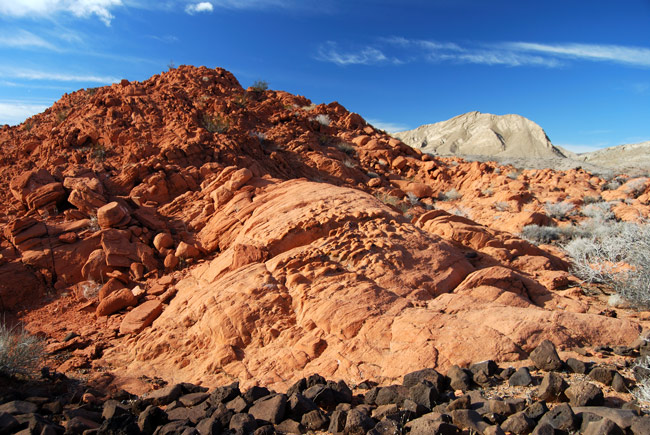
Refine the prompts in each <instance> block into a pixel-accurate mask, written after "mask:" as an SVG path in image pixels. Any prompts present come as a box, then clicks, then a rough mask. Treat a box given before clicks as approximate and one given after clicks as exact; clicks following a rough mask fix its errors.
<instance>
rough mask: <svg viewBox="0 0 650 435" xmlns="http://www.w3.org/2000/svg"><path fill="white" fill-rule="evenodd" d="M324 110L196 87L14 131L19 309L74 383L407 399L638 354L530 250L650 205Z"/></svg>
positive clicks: (1, 178)
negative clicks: (436, 382)
mask: <svg viewBox="0 0 650 435" xmlns="http://www.w3.org/2000/svg"><path fill="white" fill-rule="evenodd" d="M310 103H311V102H310V101H308V100H307V99H305V98H304V97H300V96H295V95H291V94H288V93H286V92H281V91H258V90H255V89H252V88H251V89H247V90H246V89H243V88H242V87H241V86H240V85H239V83H238V82H237V80H236V79H235V77H234V76H232V74H230V73H229V72H227V71H225V70H223V69H219V68H218V69H208V68H204V67H201V68H194V67H188V66H183V67H179V68H177V69H174V70H171V71H169V72H166V73H163V74H160V75H158V76H154V77H152V78H151V79H149V80H146V81H144V82H128V81H126V80H124V81H122V82H121V83H119V84H115V85H112V86H110V87H105V88H100V89H96V90H80V91H77V92H75V93H72V94H69V95H65V96H64V97H63V98H62V99H61V100H60V101H58V102H57V103H55V105H54V106H53V107H52V108H50V109H48V110H46V111H45V112H44V113H42V114H40V115H36V116H34V117H32V118H31V119H29V120H28V121H27V122H26V123H24V124H23V125H21V126H17V127H6V126H5V127H3V129H2V130H1V131H0V162H1V164H2V165H3V171H1V172H0V185H2V186H3V187H5V189H2V190H0V197H1V199H2V201H0V221H1V223H2V231H3V233H4V236H5V238H4V240H3V242H2V252H1V254H2V257H1V261H0V276H2V277H3V278H5V279H3V280H2V281H0V303H1V304H2V309H3V310H5V311H7V312H13V313H16V314H19V316H20V317H21V318H22V319H24V320H25V321H26V322H27V323H28V326H29V328H30V329H31V330H33V331H34V332H41V333H42V334H44V335H45V336H48V337H49V338H48V340H49V344H50V345H51V349H53V354H54V355H58V354H57V352H61V351H62V350H64V349H69V346H70V344H69V343H67V342H66V341H65V340H64V337H65V336H66V334H67V332H70V331H73V332H75V333H78V334H80V335H81V336H82V337H83V339H79V340H78V341H75V346H76V347H77V348H76V349H75V350H74V352H73V353H72V354H71V355H68V356H69V358H68V359H67V360H65V361H63V362H61V361H60V360H54V363H55V364H59V365H58V368H59V369H60V370H61V371H73V370H75V369H78V368H80V367H86V368H87V367H89V366H91V367H93V368H96V369H98V370H112V371H114V372H116V373H118V374H127V373H128V374H130V375H138V376H139V375H143V376H148V377H152V378H153V377H156V376H163V377H165V378H168V379H169V380H175V381H186V380H187V381H189V380H192V381H195V382H199V381H201V382H203V383H206V384H217V383H222V382H225V381H226V380H229V379H232V378H239V379H241V380H242V382H244V383H246V384H248V385H250V384H254V383H261V384H266V385H286V384H288V383H290V382H292V381H293V380H295V379H297V378H299V377H301V376H303V375H306V374H309V373H310V372H318V373H322V374H323V375H326V376H330V377H339V378H342V379H346V380H348V381H356V380H362V379H364V378H383V379H386V380H391V379H396V378H398V377H399V376H401V375H403V374H404V373H407V372H408V371H413V370H417V369H420V368H424V367H439V368H443V369H446V368H447V367H449V366H451V365H453V364H466V363H469V362H471V361H477V360H481V359H486V358H490V359H495V360H498V361H513V360H520V359H525V358H526V357H527V355H528V352H530V351H531V350H532V349H533V348H534V347H535V346H536V345H537V344H539V343H540V342H541V341H542V340H544V339H550V340H552V341H553V342H554V343H555V344H556V345H557V346H559V347H560V348H561V349H562V348H569V347H572V346H574V345H575V344H584V343H590V344H593V345H599V344H603V345H605V344H628V343H630V342H632V341H633V340H634V339H635V338H636V337H637V336H638V334H639V332H640V331H641V328H642V324H641V323H640V322H639V321H638V319H634V318H632V317H630V315H628V314H626V313H625V312H621V314H620V315H619V316H618V318H614V317H611V316H608V315H605V314H607V313H606V312H605V311H603V310H602V309H600V305H598V304H599V302H598V301H595V300H593V299H590V298H587V297H586V296H585V295H584V294H583V291H582V290H581V288H580V285H579V284H580V283H579V282H578V281H577V280H576V279H575V278H574V277H572V276H571V275H570V273H569V272H568V266H569V265H568V263H567V261H566V258H564V256H563V254H562V253H561V252H560V251H559V250H557V249H556V248H553V247H550V246H541V247H537V246H534V245H532V244H530V243H528V242H526V241H524V240H522V239H521V238H519V237H518V236H517V234H518V232H519V231H520V230H521V228H523V226H524V225H527V224H532V223H535V224H545V225H566V224H569V223H571V222H576V221H579V220H580V219H583V217H581V216H580V215H579V214H577V213H576V214H571V215H567V216H556V217H552V216H549V214H548V213H547V212H546V204H547V203H557V202H568V203H571V204H573V205H574V207H575V209H576V210H577V209H579V208H580V207H581V206H582V205H584V204H585V203H586V202H588V198H587V197H592V198H593V197H597V196H602V198H604V199H608V200H612V201H616V204H615V206H614V207H613V209H612V211H613V213H615V215H616V216H617V217H619V218H620V219H623V220H636V219H641V218H643V217H647V216H648V213H649V211H650V183H646V182H645V181H644V180H641V181H638V179H636V180H635V179H631V178H630V177H621V178H620V181H621V183H620V186H618V187H616V188H612V186H611V185H609V184H608V182H607V181H605V180H603V179H600V178H598V177H595V176H593V175H592V174H590V173H588V172H586V171H585V170H583V169H574V170H571V171H565V172H558V171H553V170H550V169H544V170H528V171H517V170H515V169H514V168H512V167H504V166H500V165H498V164H496V163H494V162H485V163H479V162H471V163H470V162H466V161H463V160H461V159H458V158H451V159H442V158H434V157H431V156H429V155H427V154H425V153H422V152H421V151H420V150H417V149H413V148H411V147H409V146H407V145H406V144H404V143H402V142H401V141H400V140H397V139H395V138H392V137H389V136H387V135H386V134H384V133H382V132H379V131H377V130H375V129H373V128H372V127H371V126H369V125H368V124H367V123H366V122H365V121H364V120H363V119H362V118H361V117H360V116H359V115H357V114H354V113H350V112H348V111H347V110H345V109H344V108H343V107H342V106H341V105H339V104H337V103H331V104H327V105H325V104H320V105H316V106H314V105H311V104H310ZM631 187H634V189H632V188H631ZM603 313H605V314H603Z"/></svg>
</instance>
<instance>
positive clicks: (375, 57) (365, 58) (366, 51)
mask: <svg viewBox="0 0 650 435" xmlns="http://www.w3.org/2000/svg"><path fill="white" fill-rule="evenodd" d="M316 58H317V59H318V60H322V61H325V62H332V63H335V64H337V65H371V64H376V63H382V62H386V61H389V59H388V58H387V57H386V56H385V55H384V53H382V52H381V51H380V50H378V49H376V48H373V47H365V48H362V49H360V50H358V51H356V52H347V53H343V52H340V51H339V50H338V47H337V45H336V43H334V42H327V43H325V44H324V45H322V46H321V47H320V48H319V50H318V55H317V56H316ZM396 61H397V60H393V61H392V62H396Z"/></svg>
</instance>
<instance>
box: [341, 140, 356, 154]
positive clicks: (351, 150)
mask: <svg viewBox="0 0 650 435" xmlns="http://www.w3.org/2000/svg"><path fill="white" fill-rule="evenodd" d="M336 148H338V149H339V150H341V151H343V152H344V153H345V154H347V155H349V156H353V155H355V154H356V153H357V150H356V149H354V146H352V145H350V144H349V143H345V142H341V143H339V144H338V145H336Z"/></svg>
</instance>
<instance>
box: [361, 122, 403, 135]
mask: <svg viewBox="0 0 650 435" xmlns="http://www.w3.org/2000/svg"><path fill="white" fill-rule="evenodd" d="M366 121H368V123H369V124H371V125H372V126H373V127H375V128H378V129H379V130H384V131H386V132H388V133H397V132H398V131H405V130H410V129H411V127H409V126H408V125H406V124H400V123H396V122H384V121H380V120H378V119H366Z"/></svg>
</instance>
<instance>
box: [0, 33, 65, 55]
mask: <svg viewBox="0 0 650 435" xmlns="http://www.w3.org/2000/svg"><path fill="white" fill-rule="evenodd" d="M0 46H2V47H12V48H29V47H36V48H47V49H48V50H56V49H57V48H56V47H55V46H54V45H53V44H51V43H50V42H48V41H46V40H44V39H43V38H41V37H40V36H36V35H34V34H33V33H31V32H28V31H26V30H22V29H19V30H14V31H12V32H7V31H5V32H3V33H1V34H0Z"/></svg>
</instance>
